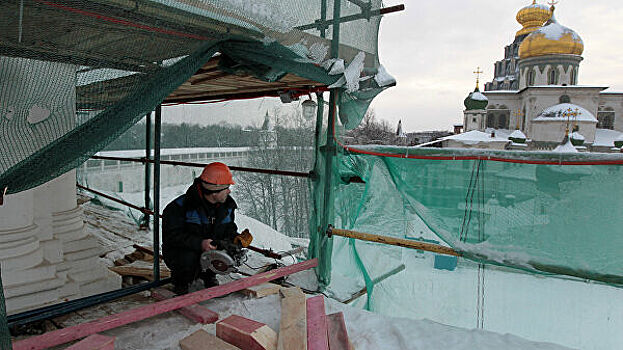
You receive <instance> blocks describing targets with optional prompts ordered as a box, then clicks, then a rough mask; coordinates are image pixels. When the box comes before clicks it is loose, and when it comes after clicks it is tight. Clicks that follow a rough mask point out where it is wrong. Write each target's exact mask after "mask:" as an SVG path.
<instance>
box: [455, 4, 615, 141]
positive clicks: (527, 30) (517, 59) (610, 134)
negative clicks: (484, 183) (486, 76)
mask: <svg viewBox="0 0 623 350" xmlns="http://www.w3.org/2000/svg"><path fill="white" fill-rule="evenodd" d="M554 10H555V8H554V6H551V7H549V8H548V7H547V6H545V5H541V4H537V3H536V1H533V2H532V4H531V5H529V6H526V7H524V8H522V9H521V10H520V11H519V12H518V13H517V21H518V22H519V23H520V24H521V25H522V27H523V28H522V29H521V30H519V31H518V32H517V33H516V35H515V39H514V41H513V42H512V43H511V44H510V45H508V46H506V47H505V50H504V59H502V60H500V61H497V62H496V63H495V65H494V72H495V74H494V78H493V81H491V82H488V83H486V84H485V91H484V92H480V90H479V89H478V83H477V84H476V89H475V90H474V91H473V92H471V93H470V94H469V95H468V96H467V98H466V99H465V101H464V104H465V110H464V112H463V130H464V131H463V134H460V135H454V136H450V137H448V138H445V140H446V141H445V143H444V144H443V147H449V146H452V147H482V148H499V147H501V144H500V143H501V141H500V140H499V139H500V138H501V137H502V136H505V137H507V141H506V144H505V145H504V146H503V148H505V149H526V150H534V149H542V150H551V149H554V148H555V147H557V146H558V145H560V144H561V142H562V141H563V140H567V139H568V138H570V139H571V140H570V141H571V142H573V144H574V145H575V149H576V150H578V151H591V152H619V151H620V145H621V144H622V143H623V142H621V141H623V93H620V92H609V91H605V90H607V87H606V86H585V85H578V78H579V66H580V62H581V61H582V60H583V58H582V52H583V50H584V43H583V41H582V39H581V38H580V36H579V35H578V34H577V33H576V32H575V31H573V30H572V29H569V28H567V27H565V26H563V25H561V24H560V23H558V21H557V20H556V18H555V16H554ZM477 73H480V72H477ZM476 131H477V132H479V133H481V134H478V133H474V132H476ZM492 132H493V133H494V134H495V137H491V133H492ZM466 134H467V135H466ZM512 134H515V135H514V136H519V137H513V135H512ZM476 140H478V142H475V141H476ZM487 141H488V142H487ZM489 143H494V144H495V146H494V145H488V144H489ZM478 145H480V146H478ZM484 145H487V146H486V147H485V146H484ZM617 145H619V146H617Z"/></svg>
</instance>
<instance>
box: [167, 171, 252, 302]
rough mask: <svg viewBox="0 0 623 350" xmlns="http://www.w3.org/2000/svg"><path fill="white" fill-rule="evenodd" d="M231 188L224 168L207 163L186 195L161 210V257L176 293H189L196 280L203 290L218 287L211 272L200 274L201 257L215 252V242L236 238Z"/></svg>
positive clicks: (229, 173) (229, 172)
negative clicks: (202, 285) (201, 283)
mask: <svg viewBox="0 0 623 350" xmlns="http://www.w3.org/2000/svg"><path fill="white" fill-rule="evenodd" d="M233 184H235V183H234V180H233V177H232V174H231V171H230V169H229V167H228V166H227V165H225V164H223V163H220V162H214V163H210V164H208V165H206V166H205V168H204V169H203V171H202V172H201V175H200V176H199V177H198V178H196V179H195V180H194V182H193V184H192V185H191V186H190V188H188V190H187V191H186V193H185V194H183V195H181V196H179V197H178V198H176V199H175V200H173V201H172V202H171V203H169V204H168V205H167V207H166V208H165V209H164V212H163V216H162V256H163V258H164V262H165V264H166V265H167V266H168V267H169V270H171V279H172V282H173V291H174V292H175V293H177V294H186V293H188V287H189V286H190V284H191V283H192V282H193V281H194V280H195V279H197V278H200V279H201V280H203V284H204V287H206V288H209V287H212V286H215V285H218V280H217V279H216V275H215V274H214V272H212V271H210V270H207V271H201V265H200V257H201V254H202V253H203V252H206V251H209V250H214V249H217V247H216V241H219V240H228V241H234V239H235V238H236V236H237V226H236V224H235V222H234V211H235V210H236V208H237V205H236V202H235V201H234V200H233V198H232V197H230V196H229V194H230V193H231V190H230V189H229V186H231V185H233ZM247 232H248V231H247Z"/></svg>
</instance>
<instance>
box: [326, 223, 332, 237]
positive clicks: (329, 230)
mask: <svg viewBox="0 0 623 350" xmlns="http://www.w3.org/2000/svg"><path fill="white" fill-rule="evenodd" d="M326 233H327V237H329V238H331V237H332V236H333V225H331V224H329V226H327V232H326Z"/></svg>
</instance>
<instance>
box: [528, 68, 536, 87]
mask: <svg viewBox="0 0 623 350" xmlns="http://www.w3.org/2000/svg"><path fill="white" fill-rule="evenodd" d="M535 78H536V71H535V70H534V68H533V69H530V70H528V77H527V78H526V85H527V86H532V85H534V79H535Z"/></svg>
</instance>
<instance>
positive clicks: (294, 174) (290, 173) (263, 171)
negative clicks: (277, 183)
mask: <svg viewBox="0 0 623 350" xmlns="http://www.w3.org/2000/svg"><path fill="white" fill-rule="evenodd" d="M91 159H101V160H119V161H122V162H135V163H155V162H154V160H153V159H147V160H146V159H145V158H126V157H109V156H92V157H91ZM160 164H164V165H179V166H189V167H195V168H203V167H205V166H206V165H208V163H192V162H178V161H174V160H161V161H160ZM229 169H231V170H233V171H241V172H248V173H258V174H269V175H282V176H292V177H309V173H303V172H298V171H288V170H271V169H259V168H247V167H239V166H230V167H229Z"/></svg>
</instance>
